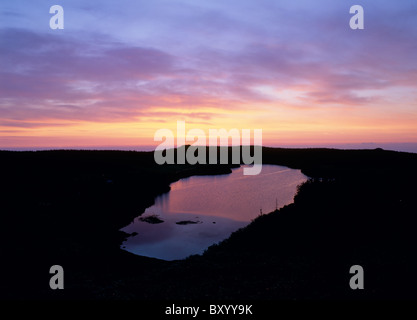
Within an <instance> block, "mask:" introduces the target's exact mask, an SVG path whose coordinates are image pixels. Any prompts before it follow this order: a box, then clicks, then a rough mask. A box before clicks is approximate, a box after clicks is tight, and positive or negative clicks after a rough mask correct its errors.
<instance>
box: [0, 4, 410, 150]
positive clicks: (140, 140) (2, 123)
mask: <svg viewBox="0 0 417 320" xmlns="http://www.w3.org/2000/svg"><path fill="white" fill-rule="evenodd" d="M55 4H58V5H61V6H62V7H63V9H64V29H63V30H59V29H56V30H52V29H51V28H50V26H49V21H50V19H51V17H52V16H53V14H50V13H49V8H50V7H51V6H52V5H55ZM357 4H359V5H362V6H363V8H364V26H365V28H364V29H363V30H352V29H351V28H350V26H349V21H350V19H351V17H352V16H353V15H352V14H350V13H349V9H350V7H351V6H353V5H357ZM177 121H185V122H186V130H189V129H195V128H196V129H201V130H203V131H204V132H207V134H208V130H209V129H221V128H224V129H226V130H230V129H233V128H236V129H238V130H242V129H250V130H254V129H262V132H263V144H264V145H267V146H298V145H300V146H301V145H302V146H308V145H311V146H316V145H328V146H330V145H351V146H361V145H363V146H372V147H374V146H375V147H377V146H381V145H407V144H413V145H414V146H416V152H417V1H415V0H401V1H393V0H391V1H388V0H385V1H384V0H366V1H364V0H355V1H353V0H340V1H333V0H315V1H310V0H297V1H294V0H279V1H278V0H256V1H255V0H239V1H237V0H204V1H203V0H152V1H149V0H146V1H141V0H139V1H127V0H122V1H109V0H101V1H85V0H71V1H70V0H54V1H45V0H38V1H29V0H2V1H1V2H0V148H37V147H56V148H68V147H105V146H117V147H120V148H123V147H125V146H133V145H135V146H156V145H158V144H159V142H155V141H154V134H155V132H156V131H157V130H159V129H170V130H172V131H173V132H174V133H175V132H176V127H177ZM252 132H253V131H252Z"/></svg>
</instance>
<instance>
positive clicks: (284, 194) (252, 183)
mask: <svg viewBox="0 0 417 320" xmlns="http://www.w3.org/2000/svg"><path fill="white" fill-rule="evenodd" d="M304 181H306V176H304V175H303V174H302V173H301V172H300V170H293V169H289V168H287V167H281V166H275V165H263V166H262V172H261V174H259V175H256V176H244V175H243V167H241V168H237V169H234V170H233V172H232V173H231V174H229V175H217V176H194V177H190V178H187V179H182V180H180V181H177V182H175V183H173V184H172V185H171V191H170V192H168V193H166V194H164V195H162V196H160V197H157V198H156V199H155V205H153V206H152V207H149V208H147V209H146V210H145V212H144V213H143V214H142V215H141V217H144V216H145V217H146V216H149V215H156V216H158V217H159V218H160V219H161V220H163V221H164V222H163V223H158V224H150V223H147V222H144V221H141V220H140V219H139V217H138V218H137V219H135V220H134V222H132V223H131V224H130V225H128V226H126V227H125V228H123V229H122V230H123V231H125V232H128V233H133V232H137V233H138V235H136V236H133V237H129V238H128V239H127V241H125V242H124V243H123V246H125V247H126V248H125V250H127V251H130V252H133V253H135V254H139V255H143V256H149V257H155V258H159V259H164V260H176V259H183V258H185V257H187V256H189V255H192V254H201V253H203V252H204V250H205V249H207V248H208V247H209V246H210V245H212V244H214V243H218V242H220V241H222V240H224V239H226V238H228V237H229V236H230V234H231V233H232V232H234V231H236V230H237V229H239V228H241V227H244V226H245V225H247V224H248V223H249V222H250V221H251V220H252V219H254V218H255V217H256V216H257V215H259V213H260V209H262V212H263V213H268V212H271V211H274V210H275V208H276V203H278V207H279V208H280V207H282V206H284V205H286V204H289V203H291V202H292V201H293V198H294V195H295V193H296V189H297V186H298V185H299V184H301V183H303V182H304ZM181 221H192V222H197V223H193V224H177V222H181Z"/></svg>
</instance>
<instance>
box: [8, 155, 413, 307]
mask: <svg viewBox="0 0 417 320" xmlns="http://www.w3.org/2000/svg"><path fill="white" fill-rule="evenodd" d="M416 160H417V155H416V154H409V153H401V152H392V151H384V150H380V149H376V150H336V149H273V148H264V149H263V163H269V164H279V165H285V166H288V167H291V168H298V169H301V170H302V172H303V173H305V174H306V175H308V176H309V177H311V179H310V180H309V181H308V182H307V183H306V184H304V185H303V186H302V187H300V190H299V192H298V194H297V196H296V198H295V203H294V204H292V205H289V206H286V207H284V208H282V209H281V210H279V211H276V212H273V213H271V214H267V215H263V216H261V217H259V218H257V219H255V221H254V222H252V223H251V224H250V225H249V226H247V227H246V228H244V229H241V230H239V231H238V232H236V233H234V234H233V235H232V236H231V237H230V238H229V239H227V240H225V241H224V242H222V243H221V244H219V245H215V246H212V247H210V248H209V250H207V252H206V253H205V254H204V255H203V256H193V257H190V258H189V259H186V260H184V261H174V262H165V261H160V260H157V259H150V258H145V257H139V256H135V255H132V254H129V253H127V252H124V251H122V250H120V249H119V245H120V243H121V241H122V240H123V238H124V237H125V236H126V235H125V234H123V233H122V232H120V231H118V230H119V229H120V228H121V227H123V226H125V225H127V224H128V223H129V222H130V221H131V220H132V219H133V218H134V217H136V216H137V215H139V214H140V213H141V212H143V211H144V209H145V208H146V207H148V206H150V205H152V204H153V201H154V198H155V196H157V195H158V194H160V193H163V192H167V191H168V190H169V184H170V183H171V182H173V181H176V180H178V179H180V178H183V177H186V176H190V175H195V174H219V173H228V172H230V168H231V166H227V165H195V166H191V165H164V166H159V165H156V164H155V162H154V159H153V153H152V152H121V151H70V150H67V151H42V152H5V151H2V152H0V162H1V164H2V168H3V175H2V179H1V184H0V185H1V190H0V191H1V194H2V198H1V199H2V203H1V214H0V219H1V250H2V267H1V268H2V276H3V277H4V279H2V281H1V283H0V286H1V287H0V289H1V294H0V295H1V297H2V298H17V299H23V298H29V299H33V298H36V299H69V298H76V299H84V298H88V299H140V300H143V299H216V300H218V299H225V298H229V299H238V298H242V299H379V298H384V299H391V298H413V299H415V298H416V293H415V290H414V289H415V287H416V285H417V281H416V279H417V277H416V275H415V270H417V268H416V267H417V258H416V255H415V244H416V243H417V241H416V240H417V239H416V237H417V233H416V232H415V228H416V225H417V224H416V222H417V218H416V216H415V214H416V212H417V210H416V209H417V204H416V201H415V191H416V187H415V186H416V181H417V167H416V164H417V161H416ZM259 187H260V188H262V186H259ZM54 264H61V265H62V266H64V269H65V286H66V287H65V290H60V291H52V290H50V289H49V285H48V284H49V277H50V275H49V273H48V272H49V267H50V266H51V265H54ZM354 264H359V265H362V266H363V267H364V270H365V279H366V280H365V290H361V291H359V290H355V291H353V290H351V289H350V288H349V285H348V284H349V279H350V277H351V275H350V274H349V268H350V266H352V265H354ZM196 284H198V285H196Z"/></svg>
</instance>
